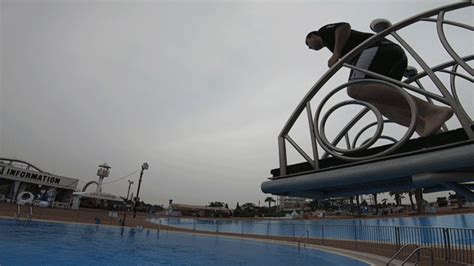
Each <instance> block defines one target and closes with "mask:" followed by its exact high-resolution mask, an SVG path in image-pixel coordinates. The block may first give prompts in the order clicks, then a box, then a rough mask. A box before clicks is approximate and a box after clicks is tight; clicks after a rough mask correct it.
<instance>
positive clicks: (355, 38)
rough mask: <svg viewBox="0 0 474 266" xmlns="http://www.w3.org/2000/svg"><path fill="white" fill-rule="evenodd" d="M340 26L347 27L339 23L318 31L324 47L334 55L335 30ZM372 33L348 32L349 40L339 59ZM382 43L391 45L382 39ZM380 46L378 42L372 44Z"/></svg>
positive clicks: (344, 23)
mask: <svg viewBox="0 0 474 266" xmlns="http://www.w3.org/2000/svg"><path fill="white" fill-rule="evenodd" d="M341 25H349V23H346V22H339V23H333V24H328V25H326V26H323V27H321V28H320V29H319V30H318V31H319V33H320V35H321V39H323V43H324V46H326V47H327V48H328V49H329V50H330V51H331V52H333V53H334V45H335V42H336V28H337V27H339V26H341ZM373 35H374V34H373V33H367V32H360V31H356V30H352V29H351V32H350V35H349V38H348V39H347V42H346V44H345V45H344V47H343V48H342V51H341V57H343V56H344V55H346V54H347V53H348V52H349V51H350V50H352V49H354V48H355V47H356V46H357V45H359V44H361V43H362V42H364V41H365V40H367V39H368V38H370V37H372V36H373ZM382 40H383V42H384V43H392V42H390V41H388V40H387V39H382ZM379 44H380V41H379V42H377V43H376V44H374V45H373V46H377V45H379Z"/></svg>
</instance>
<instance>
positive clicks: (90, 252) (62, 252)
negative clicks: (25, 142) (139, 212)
mask: <svg viewBox="0 0 474 266" xmlns="http://www.w3.org/2000/svg"><path fill="white" fill-rule="evenodd" d="M315 262H317V263H318V264H319V265H367V264H366V263H363V262H360V261H357V260H354V259H351V258H348V257H343V256H338V255H335V254H332V253H327V252H322V251H317V250H311V249H301V250H300V251H298V249H297V248H296V247H294V246H285V245H275V244H269V243H264V242H257V241H249V240H241V239H230V238H222V237H205V236H197V235H193V234H186V233H172V232H168V231H163V230H162V231H160V232H158V231H156V230H147V229H145V230H136V229H133V228H132V229H130V228H120V227H108V226H95V225H76V224H62V223H43V222H30V223H29V224H28V225H23V224H17V223H16V221H14V220H2V219H0V265H19V264H21V265H26V264H30V265H45V264H48V265H64V264H74V265H77V264H84V265H91V264H95V265H104V264H108V265H110V264H113V265H132V264H133V265H137V264H140V265H315Z"/></svg>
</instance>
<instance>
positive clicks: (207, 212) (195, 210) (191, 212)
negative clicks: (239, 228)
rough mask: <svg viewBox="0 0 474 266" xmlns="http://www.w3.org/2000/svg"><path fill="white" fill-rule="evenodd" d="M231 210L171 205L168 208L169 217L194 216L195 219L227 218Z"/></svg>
mask: <svg viewBox="0 0 474 266" xmlns="http://www.w3.org/2000/svg"><path fill="white" fill-rule="evenodd" d="M231 213H232V212H231V210H229V209H227V208H223V207H208V206H199V205H189V204H178V203H171V204H170V205H169V208H168V215H170V216H196V217H227V216H230V215H231Z"/></svg>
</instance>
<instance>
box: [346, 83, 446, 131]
mask: <svg viewBox="0 0 474 266" xmlns="http://www.w3.org/2000/svg"><path fill="white" fill-rule="evenodd" d="M347 93H348V95H349V96H350V97H352V98H354V99H356V100H360V101H365V102H368V103H371V104H373V105H374V106H375V107H376V108H377V109H378V110H379V111H380V112H381V113H382V114H383V115H384V116H386V117H387V118H388V119H390V120H392V121H394V122H396V123H398V124H400V125H403V126H409V125H410V118H411V117H410V115H411V112H410V106H409V105H408V103H407V101H406V100H405V98H404V97H403V96H402V95H401V94H400V93H399V92H398V91H396V90H395V89H394V88H392V87H389V86H386V85H383V84H366V85H358V86H352V87H349V88H348V90H347ZM412 98H413V100H414V101H415V103H416V106H417V108H418V114H417V116H416V127H415V130H416V132H417V133H418V134H419V135H420V136H428V135H432V134H434V133H436V132H438V131H439V129H440V128H441V126H442V125H443V124H444V122H446V121H447V120H448V119H449V118H451V116H452V115H453V111H452V110H451V108H447V107H441V106H436V105H434V104H431V103H429V102H427V101H423V100H421V99H419V98H416V97H413V96H412Z"/></svg>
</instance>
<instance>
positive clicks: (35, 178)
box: [0, 163, 79, 189]
mask: <svg viewBox="0 0 474 266" xmlns="http://www.w3.org/2000/svg"><path fill="white" fill-rule="evenodd" d="M0 178H5V179H10V180H15V181H21V182H27V183H34V184H38V185H45V186H50V187H56V188H65V189H76V187H77V184H78V182H79V180H78V179H75V178H69V177H64V176H57V175H52V174H50V173H45V172H37V171H29V170H25V169H22V168H17V167H13V166H11V165H8V164H2V163H0Z"/></svg>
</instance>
